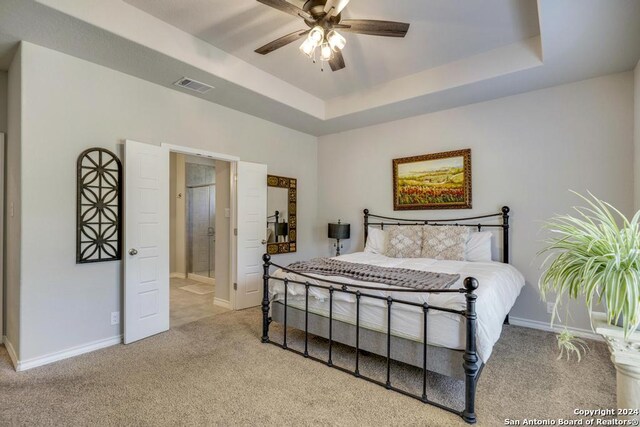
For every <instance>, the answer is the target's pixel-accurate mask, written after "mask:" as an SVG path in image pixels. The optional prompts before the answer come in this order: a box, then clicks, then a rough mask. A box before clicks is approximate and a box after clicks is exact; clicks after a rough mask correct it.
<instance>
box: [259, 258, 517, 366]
mask: <svg viewBox="0 0 640 427" xmlns="http://www.w3.org/2000/svg"><path fill="white" fill-rule="evenodd" d="M335 259H338V260H340V261H345V262H354V263H362V264H368V265H379V266H383V267H395V268H410V269H414V270H423V271H432V272H436V273H449V274H459V275H460V279H459V280H458V281H457V282H456V283H454V284H453V285H451V287H452V288H460V287H463V285H462V281H463V280H464V278H466V277H469V276H471V277H475V278H476V279H477V280H478V289H477V290H476V295H477V296H478V299H477V304H476V314H477V317H478V321H477V328H476V329H477V331H476V345H477V351H478V357H479V358H480V359H481V360H482V361H483V362H485V363H486V361H487V360H488V359H489V357H490V356H491V352H492V349H493V346H494V344H495V343H496V342H497V341H498V338H500V334H501V332H502V324H503V321H504V318H505V317H506V315H507V314H508V313H509V311H510V310H511V307H512V306H513V304H514V303H515V301H516V298H517V297H518V295H519V294H520V291H521V289H522V287H523V286H524V277H523V276H522V274H521V273H520V272H519V271H518V270H516V269H515V268H514V267H513V266H511V265H509V264H503V263H499V262H493V261H492V262H468V261H442V260H435V259H430V258H389V257H386V256H384V255H380V254H372V253H365V252H357V253H353V254H348V255H342V256H339V257H336V258H335ZM272 276H273V277H280V278H288V279H289V280H298V281H302V282H304V281H307V280H308V281H309V283H311V284H322V282H321V281H314V280H309V279H307V278H303V277H301V276H299V275H297V274H295V273H288V272H284V271H282V270H277V271H276V272H274V273H273V274H272ZM311 276H314V277H321V276H319V275H315V274H312V275H311ZM323 278H324V279H327V280H335V281H338V282H341V283H345V284H357V285H360V286H366V287H377V288H388V289H389V290H388V291H387V290H366V289H360V290H361V291H362V292H365V293H368V294H372V295H378V296H384V297H387V296H391V297H393V298H394V299H398V300H404V301H410V302H415V303H419V304H422V303H425V302H426V303H428V304H429V305H431V306H438V307H443V308H449V309H454V310H464V309H465V307H466V302H465V297H464V294H458V293H439V294H434V293H422V292H421V293H414V292H411V293H407V292H394V291H393V289H394V288H393V287H391V286H386V285H384V284H379V283H371V282H362V281H356V280H353V279H348V278H344V277H332V276H323ZM269 293H270V299H271V300H272V301H280V302H283V301H284V284H283V283H282V281H279V280H271V283H270V289H269ZM287 304H288V305H290V306H292V307H296V308H299V309H302V310H304V307H305V287H304V285H297V284H291V283H289V285H288V295H287ZM309 311H310V312H313V313H315V314H318V315H321V316H325V317H329V292H328V291H327V290H324V289H319V288H313V287H310V288H309ZM333 316H334V319H336V320H340V321H343V322H347V323H351V324H355V323H356V302H355V296H353V295H350V294H346V293H343V292H339V291H335V292H334V301H333ZM360 325H361V326H362V327H364V328H368V329H371V330H375V331H379V332H384V333H386V332H387V303H386V301H382V300H377V299H373V298H366V297H362V298H361V300H360ZM427 325H428V326H427V341H428V343H429V344H431V345H436V346H441V347H446V348H450V349H454V350H463V349H464V347H465V331H466V326H465V318H464V317H463V316H460V315H457V314H453V313H446V312H442V311H438V310H435V309H431V310H429V315H428V318H427ZM391 333H392V334H393V335H395V336H399V337H402V338H407V339H411V340H414V341H417V342H422V340H423V336H424V331H423V313H422V308H420V307H414V306H409V305H406V304H401V303H399V302H395V303H393V304H392V308H391Z"/></svg>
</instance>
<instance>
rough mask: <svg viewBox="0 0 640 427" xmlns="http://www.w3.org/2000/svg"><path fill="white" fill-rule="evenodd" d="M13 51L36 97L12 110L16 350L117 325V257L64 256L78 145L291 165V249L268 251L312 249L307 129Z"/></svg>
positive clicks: (53, 345)
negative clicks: (16, 179) (295, 199)
mask: <svg viewBox="0 0 640 427" xmlns="http://www.w3.org/2000/svg"><path fill="white" fill-rule="evenodd" d="M22 53H23V68H22V78H23V97H24V99H27V100H37V102H29V103H27V104H25V105H24V109H23V117H22V119H23V123H25V124H26V123H28V124H29V127H28V132H26V133H25V135H23V147H24V151H23V154H24V157H23V159H22V162H23V164H25V165H29V167H28V168H24V169H23V176H22V196H23V206H22V208H23V210H22V214H21V219H22V223H23V225H24V227H23V230H24V234H23V236H22V248H21V249H22V253H24V254H29V256H28V257H26V256H25V257H23V264H22V269H21V271H22V275H23V276H22V286H21V288H20V290H21V301H20V305H19V306H20V308H21V310H22V312H21V330H20V339H21V344H22V345H21V346H20V354H19V357H20V359H22V360H24V359H29V358H33V357H40V356H43V355H47V354H50V353H52V352H56V351H61V350H65V349H68V348H71V347H74V346H81V345H86V344H88V343H92V342H95V341H96V340H101V339H109V338H111V337H114V336H117V335H119V334H120V333H121V332H122V331H121V326H112V325H111V324H110V321H109V320H110V313H111V312H112V311H121V309H122V306H121V301H122V280H121V277H122V266H121V263H120V262H107V263H99V264H94V265H76V264H75V166H74V165H75V161H76V158H77V156H78V154H79V153H80V152H81V151H82V150H84V149H86V148H87V147H91V146H100V147H104V148H108V149H110V150H113V151H116V152H120V151H121V146H120V144H121V143H122V141H123V140H124V139H133V140H137V141H141V142H148V143H153V144H160V143H162V142H165V143H170V144H175V145H184V146H189V147H194V148H200V149H203V150H208V151H214V152H219V153H225V154H230V155H235V156H239V157H240V158H241V159H242V160H246V161H253V162H259V163H264V164H267V165H268V169H269V172H270V173H275V174H279V175H285V176H293V177H297V178H298V182H299V186H300V195H301V196H300V197H301V200H300V202H299V206H300V209H301V211H300V216H299V218H300V226H299V227H300V233H299V248H300V252H299V253H297V254H293V255H291V256H286V257H284V256H283V257H281V258H279V261H281V262H285V263H286V262H290V261H293V260H296V259H303V258H309V257H311V256H313V255H315V250H314V248H313V246H312V236H313V232H314V227H315V224H316V201H317V199H316V194H317V188H316V187H317V157H316V156H317V145H316V144H317V139H316V138H315V137H313V136H309V135H306V134H303V133H300V132H297V131H293V130H291V129H287V128H284V127H282V126H278V125H275V124H273V123H270V122H267V121H265V120H261V119H257V118H255V117H252V116H249V115H247V114H243V113H239V112H237V111H234V110H230V109H228V108H224V107H221V106H219V105H215V104H212V103H210V102H206V101H203V100H200V99H198V98H195V97H193V96H190V95H187V94H183V93H179V92H177V91H175V90H172V89H169V88H164V87H161V86H158V85H156V84H152V83H149V82H145V81H143V80H140V79H137V78H134V77H131V76H128V75H125V74H122V73H119V72H115V71H113V70H110V69H108V68H105V67H102V66H98V65H95V64H92V63H90V62H86V61H83V60H80V59H77V58H74V57H71V56H68V55H64V54H61V53H59V52H56V51H53V50H49V49H45V48H41V47H38V46H35V45H32V44H29V43H24V44H23V50H22ZM167 84H168V85H169V84H170V82H167ZM221 90H223V89H221ZM62 105H63V106H64V108H61V106H62ZM71 124H73V125H71ZM43 186H46V188H48V189H52V190H53V189H55V191H43ZM43 206H47V209H42V207H43ZM51 224H55V227H52V226H51Z"/></svg>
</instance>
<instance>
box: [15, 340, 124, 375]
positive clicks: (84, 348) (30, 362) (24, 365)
mask: <svg viewBox="0 0 640 427" xmlns="http://www.w3.org/2000/svg"><path fill="white" fill-rule="evenodd" d="M121 343H122V335H117V336H115V337H111V338H105V339H101V340H97V341H93V342H90V343H88V344H83V345H79V346H76V347H71V348H68V349H66V350H61V351H56V352H54V353H49V354H45V355H44V356H38V357H34V358H31V359H27V360H18V361H17V363H15V368H16V371H18V372H20V371H26V370H27V369H32V368H37V367H38V366H43V365H48V364H49V363H53V362H57V361H59V360H63V359H68V358H70V357H75V356H79V355H81V354H85V353H90V352H92V351H96V350H100V349H103V348H106V347H111V346H113V345H118V344H121ZM8 349H9V347H7V350H8Z"/></svg>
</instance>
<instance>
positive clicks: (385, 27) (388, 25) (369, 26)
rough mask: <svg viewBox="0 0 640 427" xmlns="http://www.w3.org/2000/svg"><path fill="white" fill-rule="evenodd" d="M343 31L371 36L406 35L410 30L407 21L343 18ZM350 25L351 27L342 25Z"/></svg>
mask: <svg viewBox="0 0 640 427" xmlns="http://www.w3.org/2000/svg"><path fill="white" fill-rule="evenodd" d="M340 25H341V29H342V31H348V32H350V33H358V34H369V35H371V36H384V37H404V36H406V35H407V31H409V25H410V24H407V23H405V22H393V21H375V20H372V19H343V20H342V21H340ZM343 25H344V26H346V25H348V26H349V28H346V27H342V26H343Z"/></svg>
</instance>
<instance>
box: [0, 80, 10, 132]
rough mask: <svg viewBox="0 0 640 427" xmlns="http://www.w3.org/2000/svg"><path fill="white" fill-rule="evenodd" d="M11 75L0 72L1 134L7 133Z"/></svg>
mask: <svg viewBox="0 0 640 427" xmlns="http://www.w3.org/2000/svg"><path fill="white" fill-rule="evenodd" d="M8 84H9V73H8V72H6V71H0V132H3V133H6V132H7V99H8V96H9V93H8Z"/></svg>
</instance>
